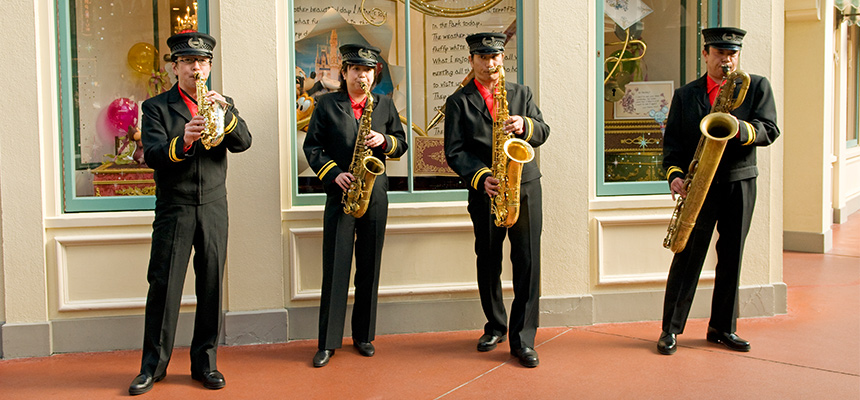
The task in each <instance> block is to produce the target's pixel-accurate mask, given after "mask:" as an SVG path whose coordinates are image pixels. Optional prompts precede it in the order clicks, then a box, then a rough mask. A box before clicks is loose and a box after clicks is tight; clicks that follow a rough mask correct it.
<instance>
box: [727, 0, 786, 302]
mask: <svg viewBox="0 0 860 400" xmlns="http://www.w3.org/2000/svg"><path fill="white" fill-rule="evenodd" d="M738 12H739V16H738V26H739V27H740V28H742V29H745V30H747V32H748V33H747V35H746V37H745V38H744V48H743V50H742V51H741V63H740V67H741V68H742V69H744V70H745V71H747V72H750V73H753V74H757V75H763V76H765V77H767V78H768V80H769V81H770V82H771V85H772V87H773V92H774V98H775V100H776V107H777V125H778V126H779V127H780V129H781V130H782V132H783V135H782V136H781V137H780V138H779V139H777V141H776V142H775V143H774V144H772V145H770V146H768V147H764V148H759V149H758V150H757V151H758V154H757V164H758V169H759V176H758V178H757V179H756V185H757V187H758V193H757V197H756V208H755V212H754V214H753V221H752V226H751V227H750V234H749V237H748V238H747V242H746V248H745V249H744V266H743V268H744V269H743V273H742V274H741V285H759V284H767V283H772V282H781V281H782V225H783V218H782V207H783V202H782V182H783V178H782V177H783V174H782V165H783V162H782V161H783V156H782V155H783V147H784V146H785V140H786V139H785V138H786V137H787V135H788V133H786V130H787V129H786V128H787V127H786V124H785V118H784V112H783V104H784V103H783V98H784V86H783V82H784V80H785V78H784V71H783V40H782V38H783V36H784V35H783V32H784V23H783V21H784V17H783V16H784V7H783V5H782V2H771V1H767V0H745V1H741V2H740V4H739V7H738Z"/></svg>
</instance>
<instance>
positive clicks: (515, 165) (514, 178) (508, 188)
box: [490, 65, 535, 228]
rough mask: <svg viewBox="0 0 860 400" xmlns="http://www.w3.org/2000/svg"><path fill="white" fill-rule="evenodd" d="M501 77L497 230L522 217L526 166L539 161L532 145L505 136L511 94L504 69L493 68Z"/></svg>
mask: <svg viewBox="0 0 860 400" xmlns="http://www.w3.org/2000/svg"><path fill="white" fill-rule="evenodd" d="M495 72H498V73H499V81H498V82H497V83H496V90H495V92H494V95H493V96H494V102H495V114H496V118H495V119H494V120H493V168H492V174H493V177H495V178H496V179H498V180H499V188H498V194H496V195H495V196H493V197H492V202H491V204H490V209H491V210H492V213H493V215H495V221H494V222H495V223H496V226H499V227H505V228H510V227H512V226H514V224H515V223H517V219H518V218H519V216H520V180H521V179H522V173H523V164H525V163H527V162H529V161H531V160H533V159H534V157H535V150H534V148H532V146H531V145H530V144H528V142H526V141H525V140H522V139H518V138H515V137H514V134H513V133H510V134H509V133H507V132H505V121H507V120H508V118H510V114H509V113H508V91H507V90H506V89H505V68H504V67H503V66H501V65H497V66H495V67H492V68H490V73H491V74H492V73H495Z"/></svg>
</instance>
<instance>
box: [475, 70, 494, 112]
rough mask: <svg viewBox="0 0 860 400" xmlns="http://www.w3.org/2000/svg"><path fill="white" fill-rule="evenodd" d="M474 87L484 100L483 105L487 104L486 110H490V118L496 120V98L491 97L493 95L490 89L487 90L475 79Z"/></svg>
mask: <svg viewBox="0 0 860 400" xmlns="http://www.w3.org/2000/svg"><path fill="white" fill-rule="evenodd" d="M475 87H477V88H478V93H480V94H481V97H483V98H484V103H485V104H487V109H489V110H490V116H491V117H493V118H494V119H495V118H496V98H495V96H493V93H490V89H487V88H486V87H485V86H484V85H482V84H481V82H478V80H477V79H475Z"/></svg>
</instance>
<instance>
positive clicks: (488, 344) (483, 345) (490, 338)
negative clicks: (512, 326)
mask: <svg viewBox="0 0 860 400" xmlns="http://www.w3.org/2000/svg"><path fill="white" fill-rule="evenodd" d="M507 339H508V337H507V336H506V335H501V336H496V335H490V334H489V333H485V334H484V335H483V336H481V337H480V338H478V351H490V350H492V349H495V348H496V345H497V344H499V343H502V342H504V341H505V340H507Z"/></svg>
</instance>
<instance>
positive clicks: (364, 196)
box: [341, 82, 385, 218]
mask: <svg viewBox="0 0 860 400" xmlns="http://www.w3.org/2000/svg"><path fill="white" fill-rule="evenodd" d="M360 85H361V89H362V90H364V94H365V95H366V96H367V103H366V104H365V105H364V112H363V113H362V114H361V121H359V126H358V135H357V137H356V138H355V150H354V151H353V152H352V162H351V163H350V164H349V172H350V173H351V174H352V176H353V177H354V178H355V180H354V181H352V182H350V184H349V188H348V189H347V190H346V192H344V193H343V199H342V200H341V202H342V203H343V212H344V213H347V214H349V215H352V216H353V217H355V218H361V216H362V215H364V213H365V212H366V211H367V206H368V205H369V204H370V194H371V193H372V192H373V183H374V182H376V177H377V176H379V175H382V174H383V173H384V172H385V164H383V163H382V161H380V160H379V159H378V158H376V157H374V156H373V155H372V152H371V150H370V148H369V147H367V145H366V144H365V143H364V142H365V141H366V140H367V135H368V134H369V133H370V125H371V122H372V119H371V117H372V114H373V96H372V95H371V94H370V87H369V86H368V85H367V84H366V83H364V82H361V83H360Z"/></svg>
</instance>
